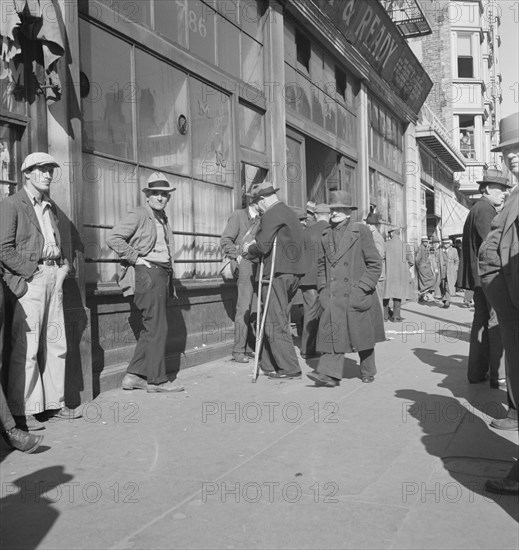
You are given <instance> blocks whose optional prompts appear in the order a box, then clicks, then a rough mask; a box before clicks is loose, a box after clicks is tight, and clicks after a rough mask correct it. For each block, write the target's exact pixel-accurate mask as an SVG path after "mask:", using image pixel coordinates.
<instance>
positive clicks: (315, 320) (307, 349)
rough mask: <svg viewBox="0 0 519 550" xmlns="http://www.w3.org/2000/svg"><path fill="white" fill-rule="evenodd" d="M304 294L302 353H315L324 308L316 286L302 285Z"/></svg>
mask: <svg viewBox="0 0 519 550" xmlns="http://www.w3.org/2000/svg"><path fill="white" fill-rule="evenodd" d="M301 294H302V295H303V330H302V333H301V353H302V354H303V355H310V356H312V355H315V353H316V352H315V344H316V341H317V329H318V328H319V318H320V317H321V313H322V311H323V308H322V306H321V303H320V302H319V294H318V293H317V288H316V287H314V286H302V287H301Z"/></svg>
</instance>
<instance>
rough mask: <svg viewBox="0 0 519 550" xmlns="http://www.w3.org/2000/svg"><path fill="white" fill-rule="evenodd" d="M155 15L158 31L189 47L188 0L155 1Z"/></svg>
mask: <svg viewBox="0 0 519 550" xmlns="http://www.w3.org/2000/svg"><path fill="white" fill-rule="evenodd" d="M154 15H155V30H156V31H157V32H159V33H160V34H162V35H164V36H166V37H167V38H169V39H170V40H173V42H176V43H177V44H180V45H181V46H184V47H187V25H186V20H187V7H186V0H175V1H167V2H164V1H162V2H155V3H154Z"/></svg>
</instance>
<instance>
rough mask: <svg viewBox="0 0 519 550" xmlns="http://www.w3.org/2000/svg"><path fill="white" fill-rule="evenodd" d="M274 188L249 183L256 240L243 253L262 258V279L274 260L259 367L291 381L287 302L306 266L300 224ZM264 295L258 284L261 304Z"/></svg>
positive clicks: (295, 365)
mask: <svg viewBox="0 0 519 550" xmlns="http://www.w3.org/2000/svg"><path fill="white" fill-rule="evenodd" d="M277 191H278V190H277V189H275V188H274V185H273V184H272V183H271V182H263V183H259V184H255V185H253V186H252V188H251V198H252V200H253V201H255V202H256V203H257V204H258V208H259V210H260V212H261V213H262V216H261V222H260V227H259V229H258V232H257V233H256V239H255V241H252V243H249V245H248V246H247V248H246V251H245V253H246V257H248V258H250V259H254V258H262V259H263V262H264V278H265V279H268V278H269V276H270V271H271V265H272V262H274V278H273V280H272V281H271V283H272V291H271V296H270V302H269V304H268V307H267V310H266V312H264V314H265V315H266V324H265V336H264V349H263V353H262V356H261V369H262V371H263V372H264V373H266V374H268V376H269V378H271V379H274V380H295V379H299V378H301V368H300V367H299V362H298V359H297V355H296V351H295V348H294V343H293V341H292V332H291V329H290V302H291V301H292V299H293V298H294V296H295V294H296V292H297V289H298V288H299V282H300V279H301V276H302V275H303V274H304V273H306V270H307V269H308V265H307V259H306V254H305V245H304V243H305V238H304V233H303V226H302V225H301V223H300V222H299V220H298V217H297V215H296V214H295V213H294V211H293V210H292V209H291V208H289V207H288V206H287V205H286V204H285V203H283V202H281V201H280V200H279V199H278V197H277V194H276V193H277ZM276 238H277V244H276V251H275V256H274V255H273V245H274V241H275V239H276ZM266 296H267V285H266V284H265V285H262V297H263V303H265V299H266ZM258 359H259V358H258Z"/></svg>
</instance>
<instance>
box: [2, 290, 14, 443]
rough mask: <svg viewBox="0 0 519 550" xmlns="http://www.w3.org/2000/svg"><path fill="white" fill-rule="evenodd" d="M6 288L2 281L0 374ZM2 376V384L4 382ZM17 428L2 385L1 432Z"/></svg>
mask: <svg viewBox="0 0 519 550" xmlns="http://www.w3.org/2000/svg"><path fill="white" fill-rule="evenodd" d="M4 314H5V308H4V287H3V284H2V281H0V373H1V372H2V366H3V363H2V353H3V352H4ZM2 378H3V377H2V376H0V382H1V380H2ZM15 427H16V423H15V421H14V418H13V415H12V414H11V410H10V409H9V405H8V404H7V399H6V398H5V395H4V389H3V387H2V384H1V383H0V432H2V433H4V432H6V431H7V430H11V429H13V428H15Z"/></svg>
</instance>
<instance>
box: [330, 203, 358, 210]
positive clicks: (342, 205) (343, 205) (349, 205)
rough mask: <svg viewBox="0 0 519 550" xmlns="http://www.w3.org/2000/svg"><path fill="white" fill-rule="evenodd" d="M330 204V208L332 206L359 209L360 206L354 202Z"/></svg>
mask: <svg viewBox="0 0 519 550" xmlns="http://www.w3.org/2000/svg"><path fill="white" fill-rule="evenodd" d="M329 206H330V210H331V209H332V208H349V209H350V210H358V207H357V206H353V205H352V204H342V203H335V204H330V205H329Z"/></svg>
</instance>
